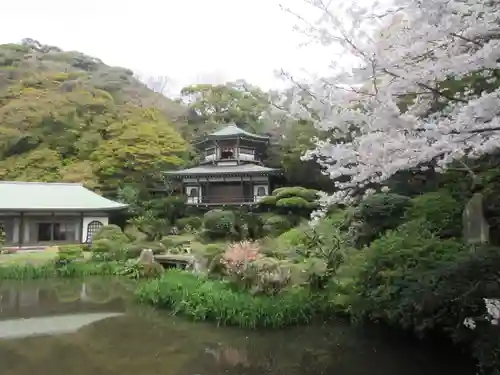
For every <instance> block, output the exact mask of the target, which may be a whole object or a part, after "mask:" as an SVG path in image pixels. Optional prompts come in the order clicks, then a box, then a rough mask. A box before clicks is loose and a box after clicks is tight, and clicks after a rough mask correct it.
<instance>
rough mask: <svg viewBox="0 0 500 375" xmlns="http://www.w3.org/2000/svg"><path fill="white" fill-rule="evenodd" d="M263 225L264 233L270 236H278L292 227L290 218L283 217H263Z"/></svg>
mask: <svg viewBox="0 0 500 375" xmlns="http://www.w3.org/2000/svg"><path fill="white" fill-rule="evenodd" d="M263 224H264V225H263V230H264V233H266V234H267V235H270V236H279V235H280V234H282V233H284V232H286V231H287V230H289V229H291V228H292V227H293V224H292V222H291V220H290V218H289V217H288V216H285V215H268V216H265V217H264V218H263Z"/></svg>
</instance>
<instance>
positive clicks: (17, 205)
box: [0, 181, 127, 247]
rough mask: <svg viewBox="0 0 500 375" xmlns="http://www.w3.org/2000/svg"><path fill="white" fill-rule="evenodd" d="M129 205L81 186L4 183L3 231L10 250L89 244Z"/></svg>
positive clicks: (0, 192)
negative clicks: (111, 217) (110, 218)
mask: <svg viewBox="0 0 500 375" xmlns="http://www.w3.org/2000/svg"><path fill="white" fill-rule="evenodd" d="M126 207H127V205H124V204H121V203H118V202H114V201H112V200H109V199H106V198H104V197H102V196H100V195H99V194H96V193H94V192H92V191H90V190H88V189H86V188H85V187H83V185H81V184H74V183H49V182H19V181H0V229H1V230H3V232H4V233H5V242H6V246H15V247H45V246H50V245H57V244H65V243H88V242H90V241H91V240H92V235H93V233H95V232H96V231H97V230H98V229H99V228H100V227H102V226H103V225H107V224H108V222H109V214H110V212H112V211H117V210H122V209H125V208H126Z"/></svg>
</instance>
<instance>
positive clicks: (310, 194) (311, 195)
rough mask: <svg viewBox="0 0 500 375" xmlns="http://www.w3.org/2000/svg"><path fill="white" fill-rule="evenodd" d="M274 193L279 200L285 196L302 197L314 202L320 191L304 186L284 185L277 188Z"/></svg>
mask: <svg viewBox="0 0 500 375" xmlns="http://www.w3.org/2000/svg"><path fill="white" fill-rule="evenodd" d="M272 195H273V196H275V197H276V199H277V200H280V199H284V198H292V197H300V198H302V199H304V200H305V201H307V202H313V201H315V200H316V199H317V198H318V191H317V190H314V189H307V188H304V187H302V186H292V187H282V188H278V189H275V190H274V191H273V192H272Z"/></svg>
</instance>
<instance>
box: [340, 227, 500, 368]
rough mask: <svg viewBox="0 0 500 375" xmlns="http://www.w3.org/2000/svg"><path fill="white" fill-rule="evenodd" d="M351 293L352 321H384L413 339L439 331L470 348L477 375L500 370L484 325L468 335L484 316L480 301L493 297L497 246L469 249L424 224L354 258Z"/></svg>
mask: <svg viewBox="0 0 500 375" xmlns="http://www.w3.org/2000/svg"><path fill="white" fill-rule="evenodd" d="M351 267H352V268H354V269H355V270H356V271H355V272H354V273H352V274H351V275H352V277H353V280H354V282H353V284H352V289H350V303H351V305H352V312H353V314H354V316H355V317H357V318H368V319H371V320H379V321H384V322H385V323H388V324H390V325H393V326H396V327H398V328H403V329H409V330H413V331H415V332H417V333H418V334H420V335H425V334H428V333H433V332H435V331H439V332H442V333H445V334H447V335H448V336H449V337H451V338H452V339H454V340H455V341H459V342H462V343H470V344H471V345H472V346H473V353H474V356H475V357H476V358H477V359H478V361H479V363H480V366H481V368H482V369H483V371H484V372H483V373H485V374H489V373H492V372H488V370H492V369H494V368H498V366H499V365H500V360H499V359H500V356H499V355H500V342H499V341H498V332H495V329H497V328H496V327H494V326H491V324H489V323H488V324H486V325H481V326H479V327H478V328H477V329H476V330H468V329H467V328H466V327H465V326H464V324H463V322H464V320H465V319H466V318H468V317H477V316H481V315H483V314H485V312H486V311H485V304H484V300H483V299H484V298H494V299H495V298H496V299H499V298H500V283H499V281H498V270H499V269H500V249H499V248H493V247H479V248H477V249H475V251H470V249H469V248H468V247H467V246H465V245H464V244H462V243H461V242H459V241H456V240H452V239H440V238H439V237H437V236H435V235H433V234H432V233H431V232H430V231H429V230H428V229H427V228H426V227H425V223H424V222H419V221H415V222H409V223H407V224H405V225H403V226H402V227H400V228H398V229H397V230H394V231H388V232H387V233H386V234H385V235H383V236H382V237H381V238H379V239H377V240H375V241H374V242H373V243H372V244H371V245H370V247H369V248H366V249H365V250H363V251H362V252H359V253H358V258H357V259H356V257H354V258H353V260H352V263H351Z"/></svg>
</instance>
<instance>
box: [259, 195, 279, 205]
mask: <svg viewBox="0 0 500 375" xmlns="http://www.w3.org/2000/svg"><path fill="white" fill-rule="evenodd" d="M276 202H278V198H276V197H275V196H272V195H269V196H267V197H263V198H261V199H260V200H259V206H262V207H274V206H276Z"/></svg>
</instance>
